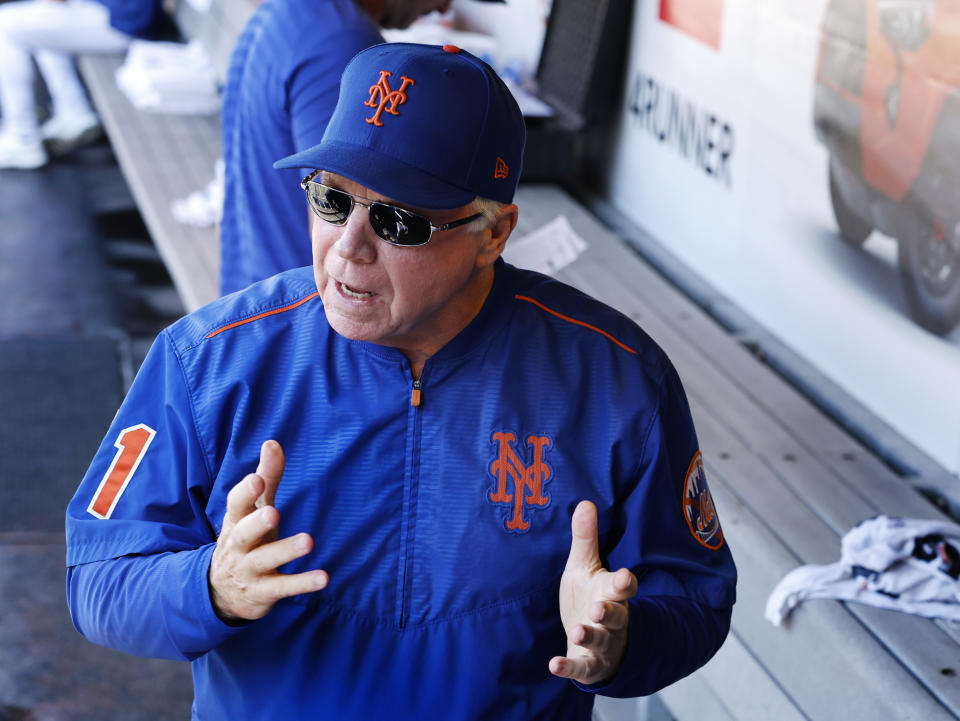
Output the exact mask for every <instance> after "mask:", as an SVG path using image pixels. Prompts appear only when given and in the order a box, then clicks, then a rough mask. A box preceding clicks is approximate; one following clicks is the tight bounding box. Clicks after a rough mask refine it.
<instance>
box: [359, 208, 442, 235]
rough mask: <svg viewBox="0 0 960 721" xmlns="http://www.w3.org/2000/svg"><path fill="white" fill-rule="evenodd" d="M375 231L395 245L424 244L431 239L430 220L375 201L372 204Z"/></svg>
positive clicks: (371, 221)
mask: <svg viewBox="0 0 960 721" xmlns="http://www.w3.org/2000/svg"><path fill="white" fill-rule="evenodd" d="M370 225H372V226H373V232H375V233H376V234H377V235H378V236H380V237H381V238H383V239H384V240H385V241H387V242H388V243H393V244H394V245H423V244H424V243H426V242H427V241H428V240H429V239H430V221H429V220H427V219H426V218H424V217H423V216H422V215H417V214H416V213H411V212H409V211H407V210H403V209H402V208H395V207H393V206H392V205H384V204H383V203H373V204H372V205H371V206H370Z"/></svg>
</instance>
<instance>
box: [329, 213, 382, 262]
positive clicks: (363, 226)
mask: <svg viewBox="0 0 960 721" xmlns="http://www.w3.org/2000/svg"><path fill="white" fill-rule="evenodd" d="M368 213H369V211H368V210H367V209H366V208H364V207H363V206H360V205H357V206H354V208H353V212H352V213H350V216H349V217H348V218H347V222H346V223H345V224H344V225H343V226H342V231H341V233H340V237H339V238H338V239H337V242H336V245H335V247H336V250H337V253H338V254H339V255H340V257H341V258H343V259H344V260H349V261H353V262H354V263H372V262H373V261H374V260H376V257H377V245H376V244H377V243H380V242H382V241H381V240H380V239H379V238H377V237H376V236H375V235H374V234H373V229H372V228H371V227H370V220H369V218H368Z"/></svg>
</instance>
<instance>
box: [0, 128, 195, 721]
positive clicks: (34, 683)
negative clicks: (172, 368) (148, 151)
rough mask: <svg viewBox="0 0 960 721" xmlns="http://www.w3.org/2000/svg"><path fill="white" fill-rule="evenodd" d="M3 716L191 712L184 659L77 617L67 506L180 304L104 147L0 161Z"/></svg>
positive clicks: (127, 717)
mask: <svg viewBox="0 0 960 721" xmlns="http://www.w3.org/2000/svg"><path fill="white" fill-rule="evenodd" d="M0 288H2V290H3V297H4V302H3V303H2V304H0V600H2V603H0V721H65V720H67V719H69V720H71V721H87V720H89V721H94V720H97V721H113V720H114V719H116V720H117V721H119V719H124V721H139V720H141V719H142V720H143V721H147V720H149V721H167V720H168V719H169V720H170V721H173V720H174V719H177V720H179V721H182V720H183V719H186V718H189V715H190V713H189V709H190V701H191V698H192V690H191V685H190V677H189V667H188V665H187V664H185V663H178V662H172V661H156V660H145V659H137V658H134V657H131V656H127V655H124V654H121V653H119V652H116V651H112V650H109V649H105V648H101V647H98V646H94V645H93V644H91V643H89V642H87V641H86V640H85V639H83V638H82V637H81V636H80V635H79V634H78V633H77V632H76V631H75V630H74V629H73V626H72V624H71V622H70V618H69V615H68V614H67V608H66V597H65V593H64V535H63V514H64V509H65V507H66V504H67V502H68V501H69V499H70V497H71V496H72V494H73V491H74V489H75V488H76V486H77V484H78V483H79V480H80V478H81V476H82V475H83V472H84V471H85V469H86V466H87V463H88V462H89V460H90V458H92V456H93V453H94V451H95V450H96V447H97V445H98V444H99V443H100V440H101V438H102V436H103V434H104V433H105V432H106V429H107V426H108V424H109V422H110V420H111V418H112V417H113V413H114V411H115V410H116V408H117V406H118V405H119V403H120V400H121V399H122V396H123V392H124V389H125V387H126V384H127V383H129V379H130V378H131V376H132V374H133V372H134V369H135V368H136V367H137V366H138V365H139V363H140V361H141V360H142V357H143V354H144V353H145V352H146V348H147V347H148V346H149V343H150V341H151V340H152V338H153V337H154V336H155V335H156V333H157V331H158V330H159V329H160V328H162V327H163V326H165V325H166V324H167V323H169V322H170V321H171V320H172V319H174V318H176V317H178V316H179V315H180V314H182V312H183V310H182V307H181V305H180V301H179V300H178V298H177V295H176V293H175V291H174V290H173V288H172V286H171V284H170V280H169V277H168V276H167V274H166V271H165V270H164V268H163V265H162V263H161V262H160V260H159V258H158V257H157V255H156V252H155V250H154V249H153V245H152V243H151V242H150V241H149V239H148V237H147V234H146V231H145V230H144V228H143V226H142V223H141V222H140V219H139V216H138V214H137V213H136V211H135V207H134V204H133V201H132V199H131V198H130V196H129V192H128V190H127V188H126V185H125V184H124V181H123V178H122V176H121V175H120V172H119V170H118V169H117V167H116V163H115V161H114V159H113V154H112V152H111V150H110V146H109V145H108V144H107V143H106V142H102V143H100V144H98V145H95V146H92V147H90V148H86V149H84V150H82V151H78V152H76V153H74V154H73V155H72V156H71V157H69V158H66V159H63V160H61V161H59V162H57V163H55V164H51V165H50V166H48V167H47V168H45V169H43V170H39V171H0Z"/></svg>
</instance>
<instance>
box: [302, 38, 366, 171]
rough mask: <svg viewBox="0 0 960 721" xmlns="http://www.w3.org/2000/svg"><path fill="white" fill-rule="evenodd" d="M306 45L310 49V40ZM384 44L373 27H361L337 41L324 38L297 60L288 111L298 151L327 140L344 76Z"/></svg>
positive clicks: (306, 39)
mask: <svg viewBox="0 0 960 721" xmlns="http://www.w3.org/2000/svg"><path fill="white" fill-rule="evenodd" d="M304 41H305V42H304V46H305V47H310V40H309V38H306V37H305V38H304ZM381 42H383V38H382V37H380V35H379V34H378V33H377V32H376V30H375V29H373V28H372V27H371V28H369V29H368V28H357V29H356V30H354V31H352V32H346V33H341V34H339V35H337V36H336V37H335V38H333V39H331V38H324V40H323V42H322V44H321V45H320V46H319V47H316V48H314V50H313V51H312V52H310V53H304V54H302V55H301V56H300V57H298V59H297V63H296V65H295V67H293V69H292V71H291V73H290V75H289V76H288V79H287V112H288V114H289V116H290V133H291V136H292V139H293V146H294V148H295V150H296V151H297V152H299V151H301V150H306V149H307V148H312V147H313V146H314V145H317V144H318V143H319V142H320V140H321V139H322V138H323V131H324V130H326V129H327V123H329V122H330V118H331V116H332V115H333V109H334V108H335V107H336V105H337V97H338V96H339V94H340V76H341V75H342V74H343V70H344V68H345V67H346V66H347V63H349V62H350V60H351V59H352V58H353V56H354V55H356V54H357V53H358V52H360V51H361V50H363V49H365V48H368V47H370V46H371V45H376V44H377V43H381Z"/></svg>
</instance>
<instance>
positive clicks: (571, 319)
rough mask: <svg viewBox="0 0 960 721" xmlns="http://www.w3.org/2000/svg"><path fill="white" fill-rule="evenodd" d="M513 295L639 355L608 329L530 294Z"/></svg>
mask: <svg viewBox="0 0 960 721" xmlns="http://www.w3.org/2000/svg"><path fill="white" fill-rule="evenodd" d="M513 297H514V298H516V299H517V300H525V301H527V302H528V303H533V304H534V305H535V306H537V307H538V308H540V309H542V310H545V311H547V313H550V314H551V315H555V316H557V318H560V319H561V320H565V321H567V322H568V323H574V324H575V325H582V326H583V327H584V328H589V329H590V330H592V331H594V332H596V333H599V334H600V335H602V336H604V337H605V338H608V339H609V340H612V341H613V342H614V343H616V344H617V345H618V346H620V347H621V348H623V349H624V350H625V351H628V352H630V353H633V354H634V355H637V351H635V350H634V349H633V348H631V347H630V346H627V345H624V344H623V343H621V342H620V341H618V340H617V339H616V338H614V337H613V336H612V335H610V334H609V333H607V332H606V331H603V330H600V329H599V328H597V327H596V326H593V325H590V324H589V323H584V322H583V321H582V320H577V319H576V318H571V317H569V316H566V315H563V314H562V313H558V312H557V311H555V310H552V309H550V308H547V306H545V305H544V304H543V303H541V302H539V301H536V300H534V299H533V298H530V297H529V296H526V295H514V296H513Z"/></svg>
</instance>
